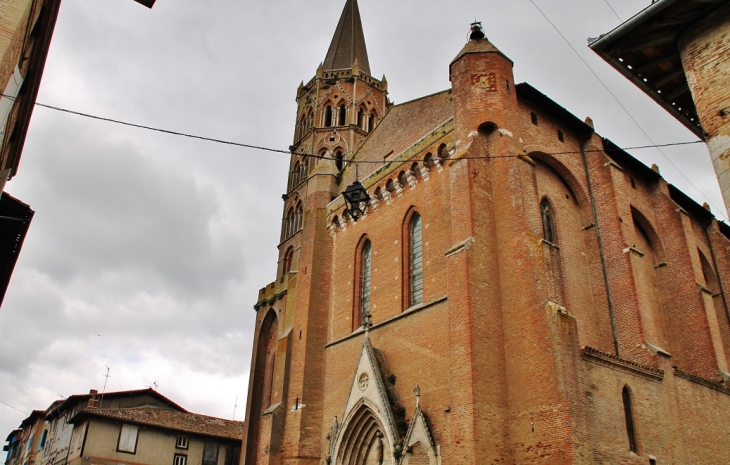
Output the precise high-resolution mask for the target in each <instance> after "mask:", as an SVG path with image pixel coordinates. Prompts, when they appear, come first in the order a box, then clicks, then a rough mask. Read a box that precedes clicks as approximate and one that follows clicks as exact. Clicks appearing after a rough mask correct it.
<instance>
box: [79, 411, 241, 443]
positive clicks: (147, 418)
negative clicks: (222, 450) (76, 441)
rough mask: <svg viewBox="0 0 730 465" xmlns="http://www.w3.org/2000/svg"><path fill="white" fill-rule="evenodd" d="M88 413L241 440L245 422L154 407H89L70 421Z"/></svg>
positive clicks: (92, 415) (83, 416)
mask: <svg viewBox="0 0 730 465" xmlns="http://www.w3.org/2000/svg"><path fill="white" fill-rule="evenodd" d="M87 417H92V418H93V417H97V418H108V419H112V420H118V421H124V422H129V423H134V424H138V425H146V426H154V427H158V428H164V429H169V430H174V431H179V432H183V433H190V434H199V435H201V436H211V437H216V438H223V439H232V440H235V441H240V440H242V437H243V425H244V422H242V421H232V420H225V419H223V418H216V417H209V416H207V415H199V414H197V413H189V412H177V411H175V410H166V409H160V408H154V407H141V408H120V409H88V410H83V411H81V412H79V413H78V414H76V415H75V416H74V417H73V418H72V419H71V421H70V423H77V422H79V421H81V420H82V419H84V418H87Z"/></svg>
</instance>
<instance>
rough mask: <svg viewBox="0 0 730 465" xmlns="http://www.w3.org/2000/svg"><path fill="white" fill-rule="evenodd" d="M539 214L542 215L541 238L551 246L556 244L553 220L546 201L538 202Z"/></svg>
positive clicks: (550, 209) (551, 211) (548, 203)
mask: <svg viewBox="0 0 730 465" xmlns="http://www.w3.org/2000/svg"><path fill="white" fill-rule="evenodd" d="M540 214H541V215H542V238H543V239H545V240H546V241H548V242H550V243H551V244H557V241H556V237H555V218H554V217H553V210H552V208H551V207H550V202H549V201H548V199H546V198H545V199H542V202H540Z"/></svg>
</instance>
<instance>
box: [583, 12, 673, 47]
mask: <svg viewBox="0 0 730 465" xmlns="http://www.w3.org/2000/svg"><path fill="white" fill-rule="evenodd" d="M677 1H678V0H657V1H655V2H654V3H652V4H651V5H649V6H648V7H646V8H644V9H643V10H641V11H640V12H638V13H637V14H635V15H634V16H633V17H631V18H629V19H628V20H627V21H624V22H623V23H621V24H619V25H618V26H617V27H616V28H614V29H613V30H611V31H609V32H607V33H606V34H602V35H601V37H599V39H598V40H596V41H595V42H593V43H591V44H589V45H588V46H589V47H590V48H592V49H593V50H595V51H599V50H603V49H604V48H606V47H608V46H609V45H611V44H612V43H614V42H615V41H617V40H619V39H620V38H622V37H623V36H624V35H626V34H628V33H629V32H631V31H633V30H634V29H635V28H637V27H639V26H641V24H642V23H643V22H644V21H645V20H647V19H649V18H652V17H654V16H656V15H658V14H659V13H661V12H662V11H663V10H664V9H666V8H668V7H670V6H671V5H673V4H674V3H676V2H677Z"/></svg>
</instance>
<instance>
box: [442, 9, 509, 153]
mask: <svg viewBox="0 0 730 465" xmlns="http://www.w3.org/2000/svg"><path fill="white" fill-rule="evenodd" d="M468 37H469V41H468V42H467V43H466V45H464V48H462V49H461V51H460V52H459V53H458V54H457V55H456V58H454V60H453V61H452V62H451V65H450V66H449V78H450V79H451V86H452V88H453V99H454V121H455V123H456V128H455V129H456V134H457V140H461V141H462V143H464V144H466V143H468V140H469V135H470V134H474V133H475V131H477V130H478V129H479V127H480V126H481V125H482V124H484V123H490V124H491V125H493V126H496V127H498V128H506V129H507V130H508V131H510V132H514V131H515V130H516V128H517V126H519V124H518V123H517V122H515V121H508V120H510V119H511V118H514V116H515V115H517V114H518V111H516V110H517V97H516V94H515V90H514V76H513V74H512V67H513V63H512V60H510V59H509V58H507V56H506V55H505V54H504V53H502V52H501V51H500V50H499V49H498V48H497V47H495V46H494V44H492V43H491V42H490V41H489V40H488V39H487V37H486V34H485V33H484V30H483V29H482V24H481V23H480V22H474V23H471V25H470V26H469V36H468Z"/></svg>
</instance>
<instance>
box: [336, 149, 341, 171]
mask: <svg viewBox="0 0 730 465" xmlns="http://www.w3.org/2000/svg"><path fill="white" fill-rule="evenodd" d="M335 166H336V167H337V171H342V151H341V150H338V151H337V153H336V154H335Z"/></svg>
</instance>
